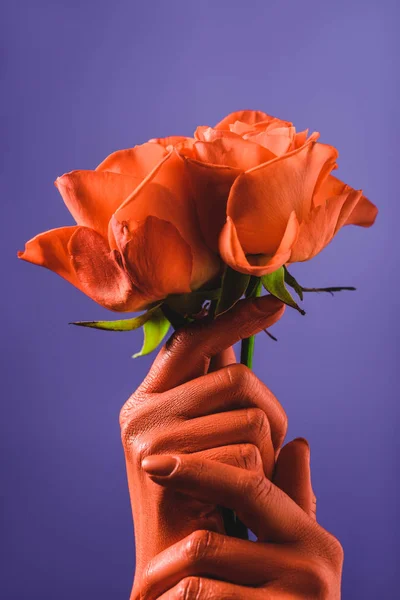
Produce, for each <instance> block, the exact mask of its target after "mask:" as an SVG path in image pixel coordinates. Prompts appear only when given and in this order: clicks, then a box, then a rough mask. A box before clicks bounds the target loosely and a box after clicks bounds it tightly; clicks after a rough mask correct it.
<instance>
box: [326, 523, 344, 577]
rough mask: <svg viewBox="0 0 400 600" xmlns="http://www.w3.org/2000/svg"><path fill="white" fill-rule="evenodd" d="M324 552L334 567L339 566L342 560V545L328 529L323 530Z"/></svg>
mask: <svg viewBox="0 0 400 600" xmlns="http://www.w3.org/2000/svg"><path fill="white" fill-rule="evenodd" d="M325 554H326V557H327V559H328V561H329V562H330V563H331V564H332V565H333V566H334V567H340V568H341V566H342V565H343V560H344V550H343V546H342V544H341V543H340V542H339V540H338V539H337V538H336V537H335V536H334V535H332V534H331V533H329V532H328V531H326V532H325Z"/></svg>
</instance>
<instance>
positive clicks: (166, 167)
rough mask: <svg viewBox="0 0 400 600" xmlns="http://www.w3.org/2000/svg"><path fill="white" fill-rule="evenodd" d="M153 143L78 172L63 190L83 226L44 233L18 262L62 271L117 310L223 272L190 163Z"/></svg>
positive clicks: (63, 180) (169, 143)
mask: <svg viewBox="0 0 400 600" xmlns="http://www.w3.org/2000/svg"><path fill="white" fill-rule="evenodd" d="M184 140H185V138H171V139H170V140H164V141H163V142H162V143H156V142H154V141H153V142H151V143H146V144H143V145H141V146H136V147H135V148H131V149H128V150H121V151H118V152H115V153H113V154H111V155H110V156H108V157H107V158H106V159H105V160H104V161H103V162H102V163H101V164H100V165H99V166H98V167H97V169H96V170H94V171H73V172H71V173H67V174H66V175H63V176H62V177H59V178H58V179H57V181H56V186H57V188H58V190H59V192H60V193H61V196H62V197H63V199H64V202H65V204H66V205H67V207H68V209H69V211H70V212H71V214H72V216H73V217H74V219H75V221H76V223H77V225H76V226H73V227H61V228H60V229H53V230H51V231H47V232H45V233H42V234H40V235H38V236H36V237H35V238H33V239H32V240H30V241H29V242H28V243H27V244H26V247H25V251H24V252H20V253H19V257H20V258H22V259H24V260H26V261H29V262H32V263H35V264H37V265H42V266H44V267H47V268H48V269H51V270H52V271H55V272H56V273H58V274H59V275H61V276H62V277H64V278H65V279H66V280H67V281H69V282H70V283H72V284H73V285H75V286H76V287H77V288H79V289H80V290H81V291H83V292H84V293H85V294H87V295H88V296H89V297H90V298H92V299H93V300H95V301H96V302H98V303H99V304H101V305H102V306H105V307H106V308H109V309H111V310H115V311H137V310H141V309H143V308H146V307H148V306H150V305H151V304H153V303H154V302H157V301H159V300H162V299H164V298H165V297H166V296H168V295H170V294H180V293H188V292H191V291H192V290H195V289H197V288H199V287H201V286H203V285H204V284H206V283H208V282H210V281H211V280H212V279H213V278H214V277H215V276H216V275H217V274H218V273H219V271H220V268H221V265H220V260H219V258H218V256H217V255H216V254H215V253H214V252H212V251H211V250H210V249H209V248H208V247H207V246H206V244H205V243H204V241H203V239H202V237H201V233H200V229H199V226H198V222H197V214H196V209H195V206H194V203H193V202H192V198H191V187H190V182H189V179H188V172H187V168H186V166H185V163H184V159H183V158H182V157H181V156H180V155H179V154H178V153H177V151H176V150H175V149H174V147H173V146H174V144H179V143H180V142H183V141H184Z"/></svg>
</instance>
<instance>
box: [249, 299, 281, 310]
mask: <svg viewBox="0 0 400 600" xmlns="http://www.w3.org/2000/svg"><path fill="white" fill-rule="evenodd" d="M253 303H254V305H255V306H256V307H257V308H258V309H259V310H260V311H261V312H266V313H270V312H276V311H278V310H280V309H281V308H282V307H284V306H285V305H284V304H283V302H282V301H281V300H279V299H278V298H275V296H259V297H258V298H254V299H253Z"/></svg>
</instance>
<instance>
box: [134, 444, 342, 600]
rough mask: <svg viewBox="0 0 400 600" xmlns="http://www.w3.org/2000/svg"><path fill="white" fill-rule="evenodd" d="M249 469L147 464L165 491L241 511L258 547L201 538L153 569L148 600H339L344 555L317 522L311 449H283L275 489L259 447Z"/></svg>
mask: <svg viewBox="0 0 400 600" xmlns="http://www.w3.org/2000/svg"><path fill="white" fill-rule="evenodd" d="M250 463H252V467H251V468H249V466H250ZM247 466H248V469H247V470H244V469H239V468H237V467H236V466H232V465H222V464H220V463H218V462H215V461H212V460H208V459H205V458H201V457H199V456H196V455H175V456H150V457H148V458H146V459H145V460H144V461H143V468H144V469H145V470H146V471H147V473H148V474H149V477H150V478H151V479H152V480H153V481H154V482H156V483H158V484H159V485H160V486H162V487H163V488H164V489H168V490H170V491H172V490H174V491H176V492H182V493H186V494H189V495H190V496H192V497H194V498H196V499H198V500H201V501H203V502H212V503H216V504H221V505H223V506H225V507H228V508H231V509H233V510H235V511H236V513H237V514H238V516H239V518H240V519H241V520H242V521H243V522H244V523H245V524H246V525H247V526H248V527H249V528H250V529H251V530H252V531H253V532H254V533H255V534H256V535H257V537H258V541H257V542H250V541H245V540H240V539H237V538H232V537H228V536H226V535H221V534H219V533H214V532H210V531H205V530H199V531H195V532H194V533H192V534H191V535H189V536H187V537H186V538H185V539H183V540H181V541H180V542H177V543H176V544H174V545H173V546H171V547H170V548H168V549H167V550H165V551H163V552H162V553H160V554H159V555H158V556H157V557H155V558H154V559H153V560H152V561H151V562H150V563H149V565H148V567H147V569H146V573H145V576H144V577H143V579H142V587H141V589H140V592H139V595H138V597H139V598H140V599H141V600H155V599H158V600H174V599H176V600H178V599H181V598H185V600H191V599H193V600H202V599H203V598H204V599H207V600H212V599H215V600H216V599H218V600H224V599H228V598H229V600H248V599H249V598H251V599H252V600H253V599H254V600H275V599H276V600H278V599H279V600H289V599H291V600H295V599H297V600H300V599H302V600H313V599H315V600H317V599H318V600H338V599H339V598H340V582H341V571H342V563H343V551H342V548H341V546H340V544H339V542H338V541H337V540H336V538H334V537H333V536H332V535H330V534H329V533H328V532H327V531H325V530H324V529H322V527H320V526H319V525H318V524H317V522H316V520H315V498H314V496H313V492H312V488H311V481H310V468H309V449H308V444H307V442H305V440H302V439H297V440H294V441H293V442H290V443H289V444H287V445H286V446H285V447H284V448H283V449H282V451H281V453H280V455H279V458H278V461H277V464H276V469H275V475H274V483H272V482H271V481H269V480H268V479H267V478H266V477H265V475H264V472H263V466H262V458H261V455H260V453H259V451H258V449H257V448H256V447H255V446H253V447H252V457H251V458H250V457H249V462H248V465H247Z"/></svg>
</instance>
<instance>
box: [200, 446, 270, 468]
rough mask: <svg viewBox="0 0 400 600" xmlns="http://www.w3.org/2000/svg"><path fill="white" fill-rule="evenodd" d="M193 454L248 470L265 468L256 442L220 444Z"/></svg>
mask: <svg viewBox="0 0 400 600" xmlns="http://www.w3.org/2000/svg"><path fill="white" fill-rule="evenodd" d="M191 456H194V457H196V458H200V459H205V460H216V461H218V462H220V463H223V464H224V465H232V466H233V467H239V468H240V469H247V470H248V471H262V470H263V463H262V458H261V454H260V451H259V449H258V448H257V446H255V445H254V444H232V445H230V446H218V447H217V448H209V449H208V450H200V451H199V452H191Z"/></svg>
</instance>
